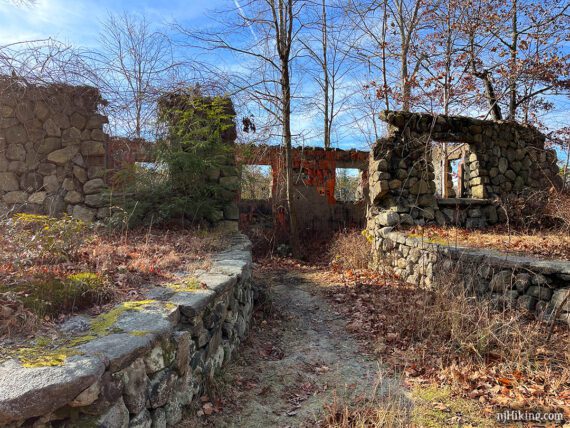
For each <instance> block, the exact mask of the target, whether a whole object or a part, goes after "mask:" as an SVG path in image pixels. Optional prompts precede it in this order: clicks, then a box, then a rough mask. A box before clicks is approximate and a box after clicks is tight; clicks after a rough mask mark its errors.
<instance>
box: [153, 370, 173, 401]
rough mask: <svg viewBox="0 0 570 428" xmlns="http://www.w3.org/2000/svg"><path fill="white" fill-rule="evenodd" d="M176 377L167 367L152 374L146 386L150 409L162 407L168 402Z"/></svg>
mask: <svg viewBox="0 0 570 428" xmlns="http://www.w3.org/2000/svg"><path fill="white" fill-rule="evenodd" d="M177 378H178V377H177V376H176V374H175V373H174V372H173V371H172V370H168V369H166V370H163V371H162V372H159V373H157V374H156V375H155V376H153V378H152V379H151V381H150V384H149V388H148V401H149V404H150V407H151V408H152V409H156V408H157V407H162V406H164V405H165V404H166V403H167V402H168V400H169V398H170V397H171V395H172V392H173V389H174V385H175V383H176V380H177Z"/></svg>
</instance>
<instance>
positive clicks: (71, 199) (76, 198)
mask: <svg viewBox="0 0 570 428" xmlns="http://www.w3.org/2000/svg"><path fill="white" fill-rule="evenodd" d="M63 200H64V201H65V202H67V203H68V204H73V205H75V204H78V203H80V202H81V201H83V195H82V194H81V193H79V192H77V191H75V190H72V191H70V192H67V193H66V195H65V198H63Z"/></svg>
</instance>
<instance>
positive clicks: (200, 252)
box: [0, 224, 223, 337]
mask: <svg viewBox="0 0 570 428" xmlns="http://www.w3.org/2000/svg"><path fill="white" fill-rule="evenodd" d="M13 233H15V229H14V228H10V229H8V228H5V226H4V225H2V224H0V285H1V286H2V288H3V289H4V290H3V291H6V290H7V291H8V292H7V293H4V296H2V295H0V337H1V336H2V335H6V334H10V332H11V331H12V330H14V329H13V327H14V325H13V324H14V322H15V320H18V328H17V330H19V331H20V332H21V333H29V332H31V331H33V330H35V329H37V328H38V327H40V326H39V325H38V323H37V322H31V321H32V319H33V314H31V313H30V312H29V311H27V310H26V309H25V308H24V307H22V305H21V304H20V303H18V300H17V299H13V298H9V297H10V295H11V293H10V289H11V288H13V287H17V286H18V285H21V284H29V283H32V282H37V281H38V280H42V279H44V280H45V279H48V278H60V279H63V278H66V277H67V276H69V275H70V274H74V273H80V272H95V273H97V274H99V275H100V276H101V277H102V278H103V280H104V281H105V283H106V284H107V285H109V286H110V287H111V288H112V290H113V293H114V295H115V298H114V302H115V303H116V302H117V301H124V300H134V299H137V298H140V296H141V293H142V291H143V289H144V288H145V287H148V286H152V285H158V284H161V283H165V282H168V281H171V280H173V279H174V278H175V277H176V274H177V273H179V272H181V271H186V272H188V271H190V272H191V271H193V270H196V269H200V268H207V267H208V265H209V263H210V258H209V255H210V254H211V253H213V252H215V251H218V250H219V249H221V248H222V247H223V238H222V237H221V235H219V234H216V233H212V234H207V233H202V232H200V231H195V230H187V229H180V230H149V229H137V230H131V231H128V232H126V233H115V232H112V231H110V230H108V229H105V228H98V229H95V230H90V231H88V232H87V233H86V236H85V237H83V238H84V241H83V243H82V244H81V246H80V247H79V250H78V251H77V252H76V255H75V256H74V257H73V259H71V260H61V259H51V260H50V259H49V258H45V257H44V258H39V257H35V256H34V254H31V253H30V252H29V251H28V252H26V250H25V249H24V248H19V247H18V242H20V241H21V240H19V239H14V237H13V236H12V234H13ZM104 309H105V308H102V307H98V306H93V307H91V308H88V309H86V311H87V312H89V313H92V314H97V313H99V312H101V311H102V310H104ZM62 315H63V314H62ZM28 320H30V322H28ZM62 320H63V319H62V318H61V317H58V318H57V319H55V320H49V319H47V320H43V322H44V323H45V322H46V321H62ZM36 321H37V320H36ZM28 327H29V328H28Z"/></svg>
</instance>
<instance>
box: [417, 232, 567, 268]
mask: <svg viewBox="0 0 570 428" xmlns="http://www.w3.org/2000/svg"><path fill="white" fill-rule="evenodd" d="M409 232H410V233H411V234H413V235H414V236H417V237H423V238H424V239H426V240H429V241H432V242H434V243H438V244H445V245H451V246H454V245H461V246H467V247H475V248H488V249H489V248H491V249H495V250H498V251H503V252H508V253H516V254H520V255H524V256H536V257H546V258H550V259H564V260H570V234H566V233H562V232H560V231H551V230H550V231H549V230H538V231H534V232H524V231H518V230H513V229H509V228H507V227H506V226H504V225H501V226H495V227H492V228H487V229H475V230H469V229H463V228H459V227H439V226H416V227H413V228H411V229H410V231H409Z"/></svg>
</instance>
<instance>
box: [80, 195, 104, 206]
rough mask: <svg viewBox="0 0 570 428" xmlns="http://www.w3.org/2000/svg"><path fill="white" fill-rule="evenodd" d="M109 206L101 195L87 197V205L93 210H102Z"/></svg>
mask: <svg viewBox="0 0 570 428" xmlns="http://www.w3.org/2000/svg"><path fill="white" fill-rule="evenodd" d="M106 204H107V200H106V199H105V198H104V197H103V195H102V194H101V193H95V194H93V195H85V205H87V206H88V207H92V208H102V207H104V206H105V205H106Z"/></svg>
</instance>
